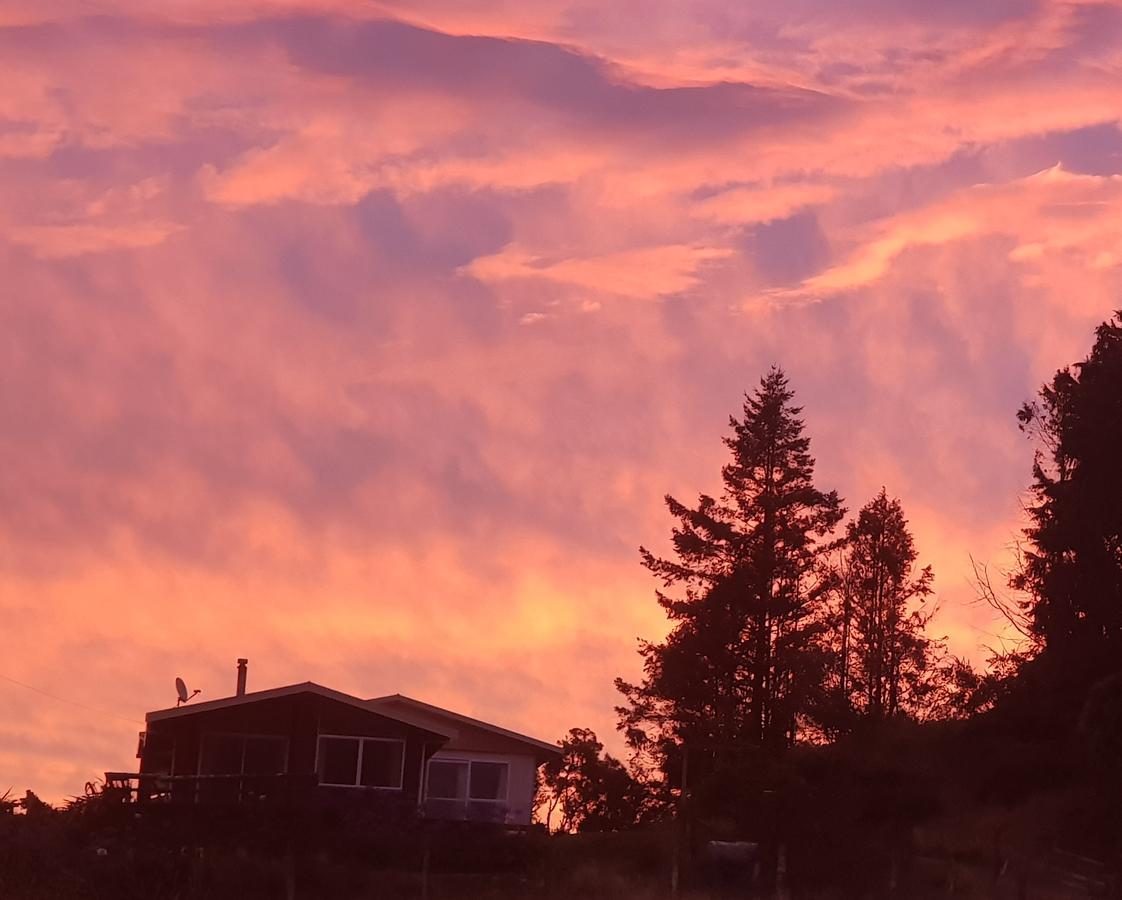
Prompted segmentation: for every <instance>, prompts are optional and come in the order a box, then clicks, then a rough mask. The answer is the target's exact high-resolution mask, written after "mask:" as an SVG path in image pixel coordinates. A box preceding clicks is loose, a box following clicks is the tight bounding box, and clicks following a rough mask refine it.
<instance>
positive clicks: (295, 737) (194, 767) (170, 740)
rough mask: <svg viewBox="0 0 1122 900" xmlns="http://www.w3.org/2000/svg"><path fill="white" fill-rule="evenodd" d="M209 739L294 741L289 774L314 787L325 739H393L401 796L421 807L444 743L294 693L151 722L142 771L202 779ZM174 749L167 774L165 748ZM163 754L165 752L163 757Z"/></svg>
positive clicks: (335, 791)
mask: <svg viewBox="0 0 1122 900" xmlns="http://www.w3.org/2000/svg"><path fill="white" fill-rule="evenodd" d="M206 734H245V735H269V736H277V737H283V738H286V739H287V741H288V757H287V773H288V774H290V775H297V776H299V775H306V776H308V784H314V783H315V782H314V779H315V775H316V751H317V745H318V741H319V736H320V735H323V734H330V735H347V736H354V737H377V738H391V739H397V740H401V741H403V742H404V744H405V747H404V771H403V776H402V787H401V790H400V792H397V791H396V790H393V789H389V790H388V791H387V789H377V790H378V791H379V792H384V791H386V792H392V793H394V794H397V793H400V796H401V798H402V800H403V803H406V804H407V805H409V806H412V807H415V806H416V804H417V802H418V800H419V797H420V786H421V774H422V772H423V768H424V763H425V759H426V758H427V757H428V756H429V755H431V753H432V752H433V751H434V750H435V749H436V748H437V746H438V744H439V743H440V741H437V740H434V739H433V738H432V736H431V735H428V734H427V733H426V732H424V731H422V730H420V729H418V728H415V727H413V726H411V725H408V724H405V723H403V722H399V721H397V720H395V719H392V718H390V717H388V716H384V715H381V714H378V713H376V712H373V711H365V710H362V709H357V708H355V707H352V706H348V705H347V704H345V703H340V702H338V701H336V700H332V699H330V698H327V697H323V696H319V695H316V694H312V693H305V694H293V695H289V696H285V697H275V698H269V699H265V700H260V701H256V702H248V703H244V704H239V705H237V706H230V707H226V708H223V709H216V710H201V711H199V712H198V713H197V714H188V715H183V716H178V717H175V718H168V719H161V720H157V721H154V722H149V724H148V729H147V735H146V739H145V751H144V753H143V754H142V756H141V765H140V771H141V772H144V773H158V774H171V775H177V776H193V775H198V774H199V769H200V748H201V745H202V740H203V737H204V735H206ZM168 744H170V745H171V755H170V760H171V763H172V764H171V766H170V771H167V769H168V766H167V765H166V762H165V760H166V758H167V755H166V753H165V752H164V748H165V747H167V745H168ZM157 751H159V752H157ZM370 790H371V789H368V788H360V787H356V788H350V789H349V788H337V787H332V788H330V789H327V788H321V791H329V792H330V793H332V794H333V795H334V796H335V797H338V796H340V795H341V794H366V793H368V792H369V791H370Z"/></svg>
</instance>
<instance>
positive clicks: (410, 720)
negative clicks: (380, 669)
mask: <svg viewBox="0 0 1122 900" xmlns="http://www.w3.org/2000/svg"><path fill="white" fill-rule="evenodd" d="M294 694H315V695H317V696H320V697H326V698H327V699H329V700H334V701H336V702H338V703H345V704H347V705H348V706H353V707H355V708H356V709H361V710H362V711H363V712H372V713H376V714H378V715H381V716H385V717H386V718H388V719H394V720H396V721H398V722H402V723H404V724H406V725H411V726H412V727H414V728H420V729H421V730H422V731H428V732H430V733H432V734H436V735H439V736H440V737H443V738H453V737H455V736H456V730H455V729H454V728H453V729H448V728H442V727H437V728H434V727H433V726H432V723H431V722H430V721H421V720H420V719H419V718H418V717H415V716H412V715H410V714H409V713H408V712H400V711H398V710H393V711H389V710H383V709H377V708H375V707H373V706H371V704H370V703H369V702H368V701H366V700H362V699H360V698H359V697H352V696H351V695H350V694H344V693H343V692H342V691H335V690H332V689H331V688H327V687H324V686H323V685H321V684H316V683H315V682H314V681H303V682H301V683H300V684H288V685H285V686H284V687H277V688H270V689H269V690H267V691H253V692H251V693H248V694H242V695H241V696H234V697H223V698H221V699H219V700H206V701H204V702H202V703H184V704H183V705H182V706H174V707H171V708H170V709H157V710H154V711H152V712H150V713H147V714H145V716H144V721H145V722H162V721H164V720H165V719H175V718H179V717H181V716H190V715H195V714H197V713H204V712H211V711H213V710H219V709H228V708H230V707H234V706H241V705H243V704H245V703H257V702H258V701H261V700H272V699H274V698H278V697H290V696H292V695H294Z"/></svg>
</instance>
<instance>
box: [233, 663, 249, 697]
mask: <svg viewBox="0 0 1122 900" xmlns="http://www.w3.org/2000/svg"><path fill="white" fill-rule="evenodd" d="M248 665H249V660H248V659H239V660H238V693H237V695H236V696H238V697H242V696H244V695H245V670H246V666H248Z"/></svg>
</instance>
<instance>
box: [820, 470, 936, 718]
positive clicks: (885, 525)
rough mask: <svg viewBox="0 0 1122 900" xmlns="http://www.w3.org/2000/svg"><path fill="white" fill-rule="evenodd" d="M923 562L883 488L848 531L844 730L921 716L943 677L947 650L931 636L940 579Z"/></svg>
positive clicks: (841, 671) (842, 632) (841, 637)
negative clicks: (860, 722) (934, 586)
mask: <svg viewBox="0 0 1122 900" xmlns="http://www.w3.org/2000/svg"><path fill="white" fill-rule="evenodd" d="M917 558H918V554H917V552H916V549H915V542H914V540H913V538H912V535H911V532H910V531H909V529H908V522H907V519H906V518H905V517H904V510H903V508H902V507H901V505H900V501H899V500H895V499H890V498H889V497H888V494H887V492H886V491H885V489H884V488H881V490H880V493H879V494H877V496H876V497H874V498H873V499H872V500H870V501H869V502H868V503H867V504H866V505H865V506H864V507H863V508H862V509H861V511H860V512H859V513H858V514H857V518H856V519H854V520H853V521H851V522H850V523H849V524H848V525H847V526H846V536H845V544H844V546H843V548H842V551H841V564H840V566H839V578H838V594H839V600H838V603H837V607H838V610H837V641H836V645H837V648H838V651H837V660H838V691H839V696H840V698H841V701H842V722H841V723H839V724H841V725H842V727H845V725H846V720H849V722H852V720H853V719H854V718H860V719H866V720H871V721H883V720H886V719H890V718H893V717H894V716H896V715H898V714H901V713H905V714H916V713H918V712H920V711H921V706H922V704H923V702H924V700H925V699H927V697H928V695H929V694H930V692H931V691H932V690H934V689H935V683H934V682H935V681H936V680H937V678H938V677H939V676H940V675H941V674H942V673H941V671H940V670H939V669H938V663H939V662H940V660H939V659H938V656H939V653H940V651H941V650H942V647H941V645H940V644H938V643H937V642H936V641H933V640H932V639H930V638H929V637H927V636H926V634H925V633H924V629H925V627H926V625H927V623H928V621H929V620H930V618H931V615H932V612H930V611H927V610H925V609H924V608H923V606H922V603H923V601H924V600H925V599H926V598H927V597H928V596H929V595H930V594H931V583H932V580H933V577H934V576H933V574H932V571H931V567H930V566H927V567H925V568H923V569H919V570H917V568H916V560H917Z"/></svg>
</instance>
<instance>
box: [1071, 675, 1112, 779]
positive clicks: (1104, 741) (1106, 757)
mask: <svg viewBox="0 0 1122 900" xmlns="http://www.w3.org/2000/svg"><path fill="white" fill-rule="evenodd" d="M1079 731H1080V733H1081V735H1082V737H1083V739H1084V741H1085V743H1086V746H1087V749H1088V751H1089V753H1090V756H1091V759H1092V761H1093V762H1094V763H1095V764H1096V765H1097V766H1098V767H1099V768H1100V770H1102V771H1104V772H1105V773H1106V774H1107V775H1108V776H1110V777H1118V776H1122V674H1118V675H1112V676H1110V677H1109V678H1104V679H1103V680H1102V681H1100V682H1098V683H1097V684H1096V685H1095V686H1094V687H1093V688H1091V691H1090V693H1089V694H1088V695H1087V702H1086V703H1085V704H1084V706H1083V712H1082V714H1081V716H1080V719H1079Z"/></svg>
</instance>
